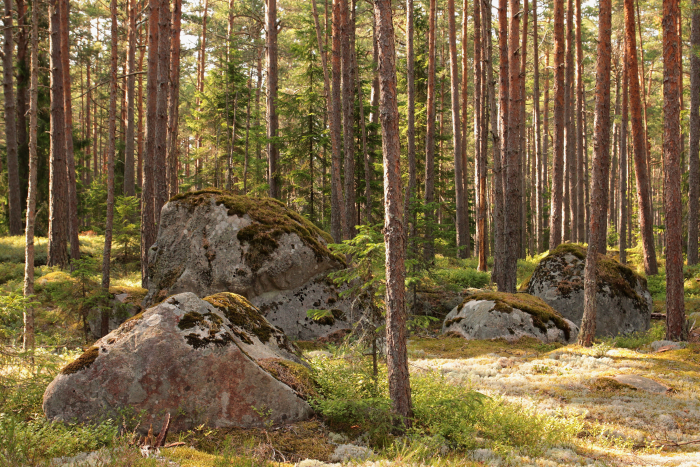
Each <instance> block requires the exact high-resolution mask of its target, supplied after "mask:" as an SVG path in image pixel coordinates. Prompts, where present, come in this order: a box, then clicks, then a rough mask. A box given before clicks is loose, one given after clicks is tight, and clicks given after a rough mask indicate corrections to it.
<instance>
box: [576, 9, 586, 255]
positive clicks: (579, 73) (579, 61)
mask: <svg viewBox="0 0 700 467" xmlns="http://www.w3.org/2000/svg"><path fill="white" fill-rule="evenodd" d="M583 111H584V106H583V45H582V43H581V0H576V171H577V175H576V179H577V181H578V183H577V184H576V200H577V202H578V207H577V208H576V212H577V216H578V218H577V219H576V238H577V239H578V241H579V242H584V241H585V237H586V202H585V200H584V185H585V182H584V162H583V157H584V156H583V118H584V117H583Z"/></svg>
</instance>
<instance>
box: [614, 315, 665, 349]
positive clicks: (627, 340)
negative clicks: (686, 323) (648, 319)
mask: <svg viewBox="0 0 700 467" xmlns="http://www.w3.org/2000/svg"><path fill="white" fill-rule="evenodd" d="M665 335H666V328H665V326H664V324H663V323H662V322H660V321H652V324H651V328H649V329H648V330H647V331H637V332H634V333H631V334H624V335H621V336H617V337H615V339H614V340H613V343H614V344H615V347H621V348H623V349H638V348H640V347H644V346H645V345H649V344H651V343H652V342H654V341H658V340H663V339H664V336H665Z"/></svg>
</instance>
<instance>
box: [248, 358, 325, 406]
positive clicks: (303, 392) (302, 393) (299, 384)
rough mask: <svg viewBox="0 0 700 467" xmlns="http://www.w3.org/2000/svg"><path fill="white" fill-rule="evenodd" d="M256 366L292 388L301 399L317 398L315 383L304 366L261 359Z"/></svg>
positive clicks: (285, 361)
mask: <svg viewBox="0 0 700 467" xmlns="http://www.w3.org/2000/svg"><path fill="white" fill-rule="evenodd" d="M258 365H260V366H261V367H262V368H263V369H264V370H265V371H267V372H268V373H270V374H271V375H272V376H274V377H275V379H277V380H279V381H281V382H283V383H284V384H286V385H287V386H289V387H290V388H292V389H293V390H294V392H296V393H297V394H298V395H299V397H301V398H302V399H304V400H309V399H310V398H313V397H318V390H317V384H316V381H314V378H313V376H312V375H311V371H310V370H309V369H308V368H306V367H305V366H304V365H301V364H299V363H295V362H292V361H290V360H284V359H281V358H263V359H260V360H258Z"/></svg>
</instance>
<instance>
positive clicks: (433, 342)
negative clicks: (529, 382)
mask: <svg viewBox="0 0 700 467" xmlns="http://www.w3.org/2000/svg"><path fill="white" fill-rule="evenodd" d="M408 347H409V351H411V352H415V351H422V352H421V353H423V352H424V354H423V355H424V356H425V358H445V359H455V358H474V357H479V356H482V355H488V354H492V353H499V352H505V353H507V354H509V355H514V356H524V355H526V354H529V355H533V356H534V355H537V354H539V353H544V352H550V351H552V350H555V349H558V348H560V347H562V344H560V343H552V344H543V343H542V342H541V341H539V340H537V339H535V338H532V337H521V338H520V339H518V340H517V341H514V342H510V341H507V340H505V339H493V340H469V341H468V340H465V339H464V338H463V337H461V336H459V335H456V336H454V337H453V336H447V335H445V336H442V337H440V338H439V339H425V338H412V339H411V340H410V341H409V344H408Z"/></svg>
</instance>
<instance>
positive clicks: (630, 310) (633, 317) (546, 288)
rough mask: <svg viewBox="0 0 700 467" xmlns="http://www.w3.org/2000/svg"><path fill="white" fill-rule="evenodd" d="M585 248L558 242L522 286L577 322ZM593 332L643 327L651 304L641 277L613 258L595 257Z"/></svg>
mask: <svg viewBox="0 0 700 467" xmlns="http://www.w3.org/2000/svg"><path fill="white" fill-rule="evenodd" d="M585 264H586V249H585V248H584V247H583V246H581V245H577V244H568V243H567V244H562V245H559V246H558V247H557V248H555V249H554V250H553V251H552V252H551V253H550V254H549V255H548V256H546V257H545V258H544V259H543V260H542V261H540V263H539V264H538V265H537V267H536V268H535V271H534V272H533V274H532V277H531V278H530V279H529V280H528V281H527V282H526V283H524V284H523V285H522V286H521V289H522V290H525V291H527V293H529V294H532V295H534V296H537V297H540V298H541V299H542V300H544V301H545V302H547V304H549V305H550V306H551V307H552V308H554V309H555V310H557V311H558V312H559V313H560V314H561V315H562V316H564V317H565V318H567V319H570V320H571V321H573V322H574V323H576V324H577V325H580V324H581V318H582V317H583V269H584V266H585ZM597 272H598V293H597V297H596V300H597V307H596V309H597V315H596V336H599V337H603V336H617V335H620V334H628V333H632V332H637V331H646V330H647V329H649V326H650V322H651V312H652V308H653V303H652V298H651V293H649V290H648V289H647V281H646V279H645V278H644V277H642V276H640V275H639V274H637V273H635V272H634V271H633V270H632V269H630V268H629V267H627V266H625V265H623V264H620V263H619V262H617V261H616V260H614V259H613V258H610V257H608V256H604V255H600V256H599V258H598V268H597Z"/></svg>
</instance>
